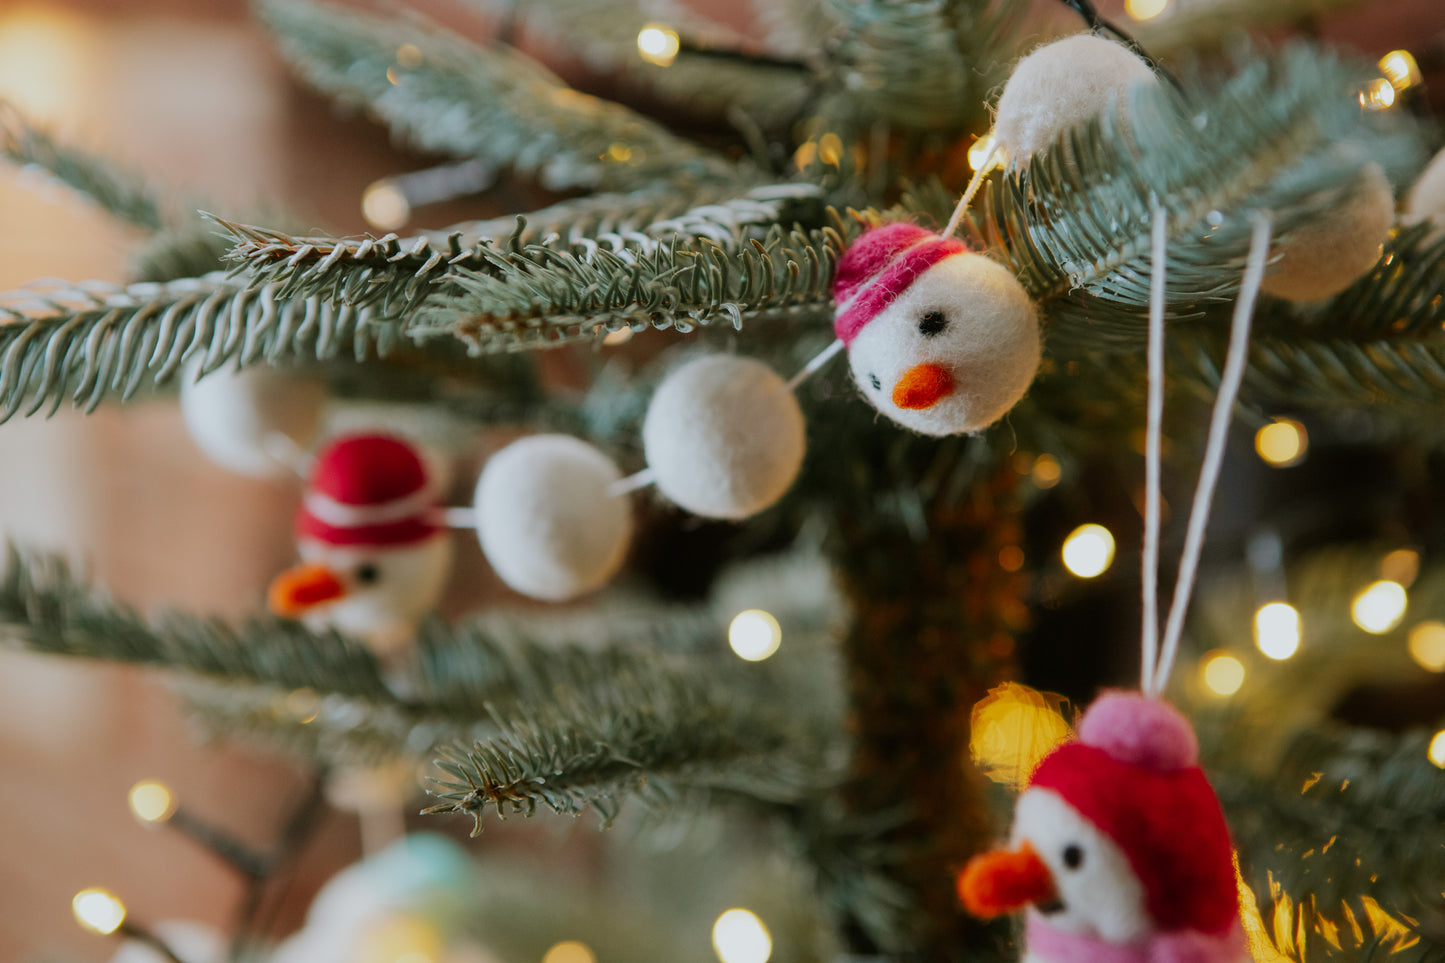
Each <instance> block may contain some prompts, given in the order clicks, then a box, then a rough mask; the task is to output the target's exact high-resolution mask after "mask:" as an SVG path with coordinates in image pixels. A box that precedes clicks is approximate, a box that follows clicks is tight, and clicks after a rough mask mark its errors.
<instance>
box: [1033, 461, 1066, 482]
mask: <svg viewBox="0 0 1445 963" xmlns="http://www.w3.org/2000/svg"><path fill="white" fill-rule="evenodd" d="M1063 476H1064V467H1063V466H1062V465H1060V464H1059V460H1058V459H1057V458H1055V457H1054V456H1053V455H1050V454H1047V453H1045V454H1042V455H1040V456H1039V457H1037V458H1035V459H1034V464H1033V468H1032V469H1030V471H1029V477H1030V478H1031V479H1032V480H1033V483H1034V485H1036V486H1037V487H1039V488H1043V489H1049V488H1053V487H1054V486H1055V485H1057V484H1058V483H1059V479H1060V478H1062V477H1063Z"/></svg>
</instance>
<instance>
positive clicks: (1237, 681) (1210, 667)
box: [1204, 652, 1244, 696]
mask: <svg viewBox="0 0 1445 963" xmlns="http://www.w3.org/2000/svg"><path fill="white" fill-rule="evenodd" d="M1204 684H1205V685H1206V686H1208V687H1209V691H1211V692H1213V693H1214V694H1215V695H1222V696H1230V695H1234V694H1235V693H1236V692H1238V691H1239V687H1240V686H1242V685H1244V663H1243V662H1241V661H1239V660H1238V659H1236V658H1235V657H1234V656H1232V655H1230V654H1229V653H1227V652H1209V653H1206V654H1205V656H1204Z"/></svg>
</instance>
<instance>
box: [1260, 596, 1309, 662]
mask: <svg viewBox="0 0 1445 963" xmlns="http://www.w3.org/2000/svg"><path fill="white" fill-rule="evenodd" d="M1299 642H1300V617H1299V611H1298V610H1297V609H1295V607H1294V606H1293V605H1290V604H1289V603H1288V602H1271V603H1269V604H1268V605H1262V606H1260V609H1259V611H1258V612H1255V613H1254V644H1255V645H1257V646H1259V651H1261V652H1263V653H1264V654H1265V655H1267V656H1269V657H1270V658H1271V659H1277V660H1278V659H1288V658H1289V657H1290V656H1292V655H1294V654H1295V652H1297V651H1298V650H1299Z"/></svg>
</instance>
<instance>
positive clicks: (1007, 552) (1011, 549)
mask: <svg viewBox="0 0 1445 963" xmlns="http://www.w3.org/2000/svg"><path fill="white" fill-rule="evenodd" d="M998 567H999V568H1001V569H1003V570H1004V571H1005V572H1017V571H1018V570H1019V569H1021V568H1023V567H1024V550H1023V549H1021V548H1019V547H1018V546H1017V545H1005V546H1004V547H1003V548H1001V549H999V550H998Z"/></svg>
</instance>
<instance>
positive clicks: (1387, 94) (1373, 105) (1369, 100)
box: [1360, 77, 1395, 110]
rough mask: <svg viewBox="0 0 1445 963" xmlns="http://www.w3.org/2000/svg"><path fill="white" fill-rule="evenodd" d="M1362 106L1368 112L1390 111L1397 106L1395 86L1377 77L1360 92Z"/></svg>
mask: <svg viewBox="0 0 1445 963" xmlns="http://www.w3.org/2000/svg"><path fill="white" fill-rule="evenodd" d="M1360 106H1361V107H1363V108H1365V109H1366V110H1388V109H1389V108H1391V107H1393V106H1395V85H1394V84H1392V83H1390V82H1389V81H1388V80H1386V79H1385V78H1384V77H1376V78H1375V79H1374V80H1372V81H1370V82H1369V83H1367V84H1365V87H1364V89H1363V90H1361V91H1360Z"/></svg>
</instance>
